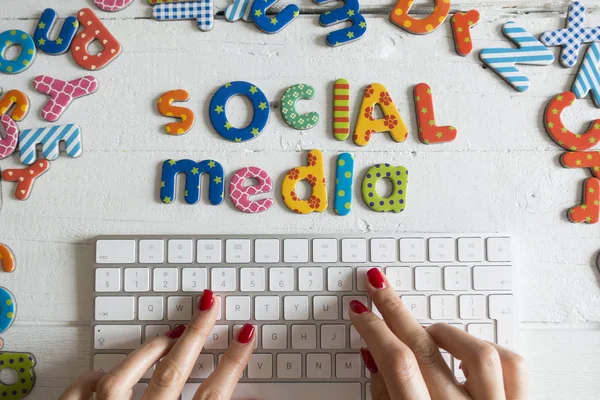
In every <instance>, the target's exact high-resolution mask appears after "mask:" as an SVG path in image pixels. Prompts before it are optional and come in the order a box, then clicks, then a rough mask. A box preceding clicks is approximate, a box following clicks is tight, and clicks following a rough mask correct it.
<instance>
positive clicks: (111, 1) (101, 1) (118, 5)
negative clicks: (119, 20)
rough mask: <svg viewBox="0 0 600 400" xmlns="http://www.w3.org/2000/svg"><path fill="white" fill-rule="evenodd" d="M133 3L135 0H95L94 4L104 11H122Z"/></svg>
mask: <svg viewBox="0 0 600 400" xmlns="http://www.w3.org/2000/svg"><path fill="white" fill-rule="evenodd" d="M131 3H133V0H94V5H95V6H96V7H98V8H99V9H101V10H102V11H108V12H115V11H121V10H123V9H125V8H126V7H129V5H130V4H131Z"/></svg>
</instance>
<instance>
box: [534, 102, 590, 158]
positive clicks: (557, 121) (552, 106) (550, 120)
mask: <svg viewBox="0 0 600 400" xmlns="http://www.w3.org/2000/svg"><path fill="white" fill-rule="evenodd" d="M573 103H575V94H573V93H572V92H565V93H562V94H559V95H558V96H556V97H553V98H552V100H550V102H549V103H548V106H547V107H546V112H545V113H544V126H545V127H546V131H547V132H548V134H549V135H550V137H551V138H552V140H554V141H555V142H556V143H558V145H559V146H561V147H562V148H563V149H565V150H571V151H578V150H580V151H583V150H587V149H590V148H592V147H594V146H595V145H596V144H597V143H598V141H599V140H600V119H596V120H594V121H592V123H591V124H590V127H589V129H588V130H587V132H586V133H583V134H576V133H574V132H571V131H570V130H568V129H567V128H566V127H565V125H564V124H563V122H562V119H561V115H562V113H563V111H564V110H565V108H567V107H570V106H571V105H572V104H573Z"/></svg>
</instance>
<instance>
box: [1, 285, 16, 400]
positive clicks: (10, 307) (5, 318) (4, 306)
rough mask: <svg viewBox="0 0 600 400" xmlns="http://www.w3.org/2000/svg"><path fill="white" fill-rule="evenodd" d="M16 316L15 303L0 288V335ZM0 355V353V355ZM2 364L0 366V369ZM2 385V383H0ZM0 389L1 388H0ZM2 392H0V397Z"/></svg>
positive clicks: (7, 292)
mask: <svg viewBox="0 0 600 400" xmlns="http://www.w3.org/2000/svg"><path fill="white" fill-rule="evenodd" d="M16 316H17V302H16V300H15V298H14V296H13V295H12V293H11V292H9V291H8V289H5V288H3V287H0V333H4V332H6V331H7V330H8V328H10V326H11V325H12V323H13V322H14V320H15V317H16ZM0 354H2V353H0ZM1 367H2V364H0V369H1ZM0 385H2V381H0ZM0 388H2V386H0ZM1 395H2V391H1V390H0V396H1Z"/></svg>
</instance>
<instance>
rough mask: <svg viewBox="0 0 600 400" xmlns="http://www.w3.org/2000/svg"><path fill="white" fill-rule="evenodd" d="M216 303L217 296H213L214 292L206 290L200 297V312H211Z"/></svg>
mask: <svg viewBox="0 0 600 400" xmlns="http://www.w3.org/2000/svg"><path fill="white" fill-rule="evenodd" d="M214 302H215V296H214V295H213V292H212V291H210V290H208V289H205V290H204V292H203V293H202V297H200V300H199V301H198V310H200V311H208V310H210V308H211V307H212V305H213V303H214Z"/></svg>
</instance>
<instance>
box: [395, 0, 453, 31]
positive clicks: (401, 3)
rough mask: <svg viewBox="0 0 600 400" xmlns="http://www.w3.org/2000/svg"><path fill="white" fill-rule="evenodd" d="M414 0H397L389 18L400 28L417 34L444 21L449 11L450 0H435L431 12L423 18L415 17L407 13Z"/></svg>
mask: <svg viewBox="0 0 600 400" xmlns="http://www.w3.org/2000/svg"><path fill="white" fill-rule="evenodd" d="M413 1H414V0H398V2H397V3H396V5H395V6H394V8H393V9H392V13H391V14H390V20H391V21H392V22H393V23H394V24H396V25H398V26H399V27H400V28H402V29H404V30H405V31H408V32H410V33H416V34H417V35H425V34H428V33H431V32H433V31H434V30H436V29H437V28H438V27H439V26H440V25H442V24H443V23H444V21H445V20H446V18H447V17H448V14H449V13H450V0H435V6H434V7H433V12H432V13H431V14H429V15H428V16H427V17H425V18H421V19H416V18H413V17H411V16H409V15H408V13H409V12H410V9H411V7H412V5H413Z"/></svg>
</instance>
